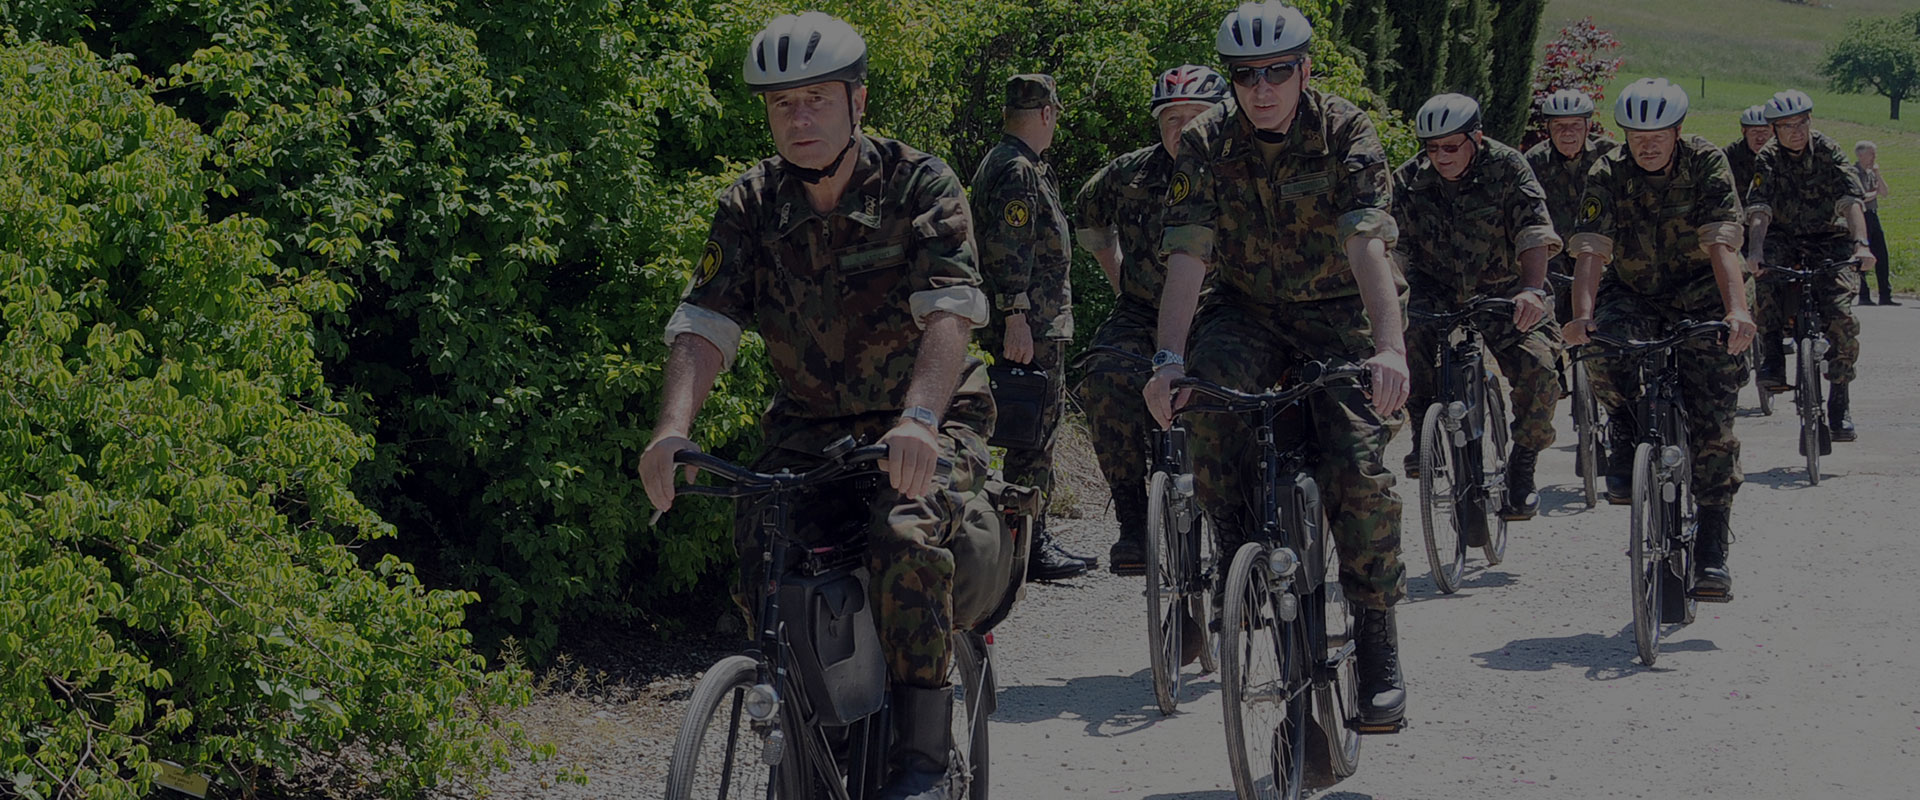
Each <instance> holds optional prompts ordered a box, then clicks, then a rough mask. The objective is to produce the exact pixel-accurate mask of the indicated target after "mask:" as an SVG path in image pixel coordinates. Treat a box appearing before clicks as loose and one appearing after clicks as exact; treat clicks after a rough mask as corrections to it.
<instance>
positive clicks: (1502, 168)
mask: <svg viewBox="0 0 1920 800" xmlns="http://www.w3.org/2000/svg"><path fill="white" fill-rule="evenodd" d="M1413 122H1414V133H1415V135H1417V136H1418V137H1419V138H1420V142H1421V145H1422V147H1423V149H1424V152H1422V153H1420V154H1417V155H1415V156H1414V157H1413V158H1410V159H1408V160H1407V162H1406V163H1405V164H1402V165H1400V168H1399V169H1398V170H1396V171H1395V172H1394V173H1393V196H1394V204H1393V216H1394V219H1395V221H1397V222H1398V223H1399V227H1400V242H1399V245H1398V250H1399V255H1400V257H1401V258H1402V259H1403V262H1404V263H1405V264H1406V267H1407V295H1408V298H1409V303H1410V304H1411V305H1412V307H1413V308H1415V309H1426V310H1431V311H1436V312H1447V311H1455V310H1459V309H1460V308H1462V307H1464V306H1465V305H1466V304H1467V303H1468V302H1469V301H1471V300H1473V299H1474V298H1475V297H1476V296H1483V297H1510V298H1512V299H1513V327H1511V328H1501V329H1498V330H1496V329H1493V327H1492V326H1488V327H1487V328H1484V329H1482V332H1483V333H1484V334H1485V336H1486V343H1487V349H1488V350H1489V351H1490V352H1491V353H1492V354H1493V358H1494V360H1496V361H1498V362H1499V363H1500V372H1501V374H1503V375H1505V376H1506V378H1507V383H1508V385H1510V386H1511V387H1512V390H1513V394H1512V397H1513V427H1512V430H1513V455H1512V457H1511V458H1509V459H1508V461H1507V506H1506V507H1505V508H1502V509H1500V510H1499V512H1500V515H1501V516H1502V517H1505V518H1506V519H1510V520H1526V519H1532V518H1533V517H1534V515H1535V514H1536V513H1538V512H1539V510H1540V497H1539V495H1538V494H1537V493H1536V492H1535V491H1534V486H1533V472H1534V465H1535V463H1536V462H1537V461H1538V459H1539V456H1540V451H1541V450H1545V449H1547V448H1548V447H1549V446H1551V445H1552V444H1553V407H1554V404H1555V403H1556V402H1558V401H1559V399H1560V375H1559V371H1558V367H1559V363H1560V354H1561V351H1562V349H1563V348H1562V346H1561V344H1560V326H1559V325H1557V324H1555V322H1554V320H1553V319H1552V318H1551V310H1552V309H1551V307H1550V306H1551V302H1552V301H1551V300H1550V299H1549V293H1548V291H1547V288H1546V282H1547V259H1549V258H1551V257H1553V256H1554V255H1555V254H1557V253H1559V252H1560V248H1561V241H1560V236H1559V235H1558V234H1556V233H1554V229H1553V222H1552V220H1551V218H1550V217H1549V216H1548V214H1547V200H1546V193H1545V192H1544V191H1542V190H1541V188H1540V183H1539V182H1538V181H1536V180H1535V179H1534V176H1533V170H1532V169H1530V168H1529V167H1528V166H1527V161H1526V157H1525V156H1522V155H1521V154H1520V152H1519V151H1518V150H1515V149H1513V148H1511V147H1508V146H1506V145H1504V144H1501V143H1499V142H1497V141H1494V140H1492V139H1489V138H1487V137H1486V136H1485V135H1484V134H1483V133H1482V132H1481V130H1480V104H1479V103H1478V102H1476V101H1475V100H1474V99H1473V98H1471V97H1467V96H1465V95H1459V94H1443V95H1439V96H1437V97H1434V98H1433V99H1431V100H1428V101H1427V102H1426V104H1425V105H1423V106H1421V107H1420V110H1419V112H1417V113H1415V114H1414V118H1413ZM1446 334H1447V331H1444V330H1439V329H1437V328H1436V326H1433V325H1423V324H1421V323H1419V322H1409V323H1408V326H1407V350H1408V357H1407V367H1408V369H1409V370H1410V371H1411V373H1412V376H1411V377H1412V381H1413V389H1412V399H1410V400H1409V401H1408V403H1407V406H1408V409H1409V412H1408V413H1409V414H1410V415H1411V418H1412V420H1413V430H1415V431H1418V430H1420V424H1421V421H1420V417H1421V415H1422V414H1424V413H1425V411H1426V409H1427V406H1428V405H1429V404H1431V403H1432V402H1433V399H1434V396H1435V395H1436V394H1437V393H1438V392H1439V384H1440V378H1439V374H1438V371H1437V370H1436V365H1435V363H1434V358H1435V356H1436V354H1437V353H1438V352H1439V349H1440V346H1441V345H1442V344H1443V341H1442V339H1443V337H1445V336H1446ZM1503 422H1505V421H1504V420H1493V421H1492V424H1501V423H1503ZM1419 448H1420V439H1419V437H1418V436H1417V435H1416V436H1415V437H1414V450H1413V452H1412V453H1411V454H1410V455H1409V456H1408V457H1407V462H1406V464H1407V466H1408V469H1407V474H1408V476H1409V477H1417V475H1416V473H1417V471H1418V469H1417V467H1418V465H1419V463H1420V461H1419V459H1420V452H1419ZM1469 544H1470V545H1476V546H1477V545H1478V544H1479V543H1478V542H1469Z"/></svg>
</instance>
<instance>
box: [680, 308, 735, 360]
mask: <svg viewBox="0 0 1920 800" xmlns="http://www.w3.org/2000/svg"><path fill="white" fill-rule="evenodd" d="M740 332H741V331H740V323H738V322H734V321H733V319H732V318H730V317H728V316H727V315H725V314H722V313H720V312H718V311H713V310H710V309H705V308H701V307H700V306H696V305H693V304H692V303H681V304H680V307H679V308H676V309H674V310H673V316H672V317H669V318H668V319H667V330H666V336H665V338H666V342H667V347H673V341H674V340H675V339H678V338H680V336H681V334H692V335H694V336H698V337H700V338H702V339H705V340H707V341H708V342H711V343H712V344H713V346H714V348H715V349H717V350H719V351H720V368H721V369H723V370H727V369H732V368H733V359H734V358H735V357H737V356H739V355H740Z"/></svg>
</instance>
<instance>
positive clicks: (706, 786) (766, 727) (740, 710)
mask: <svg viewBox="0 0 1920 800" xmlns="http://www.w3.org/2000/svg"><path fill="white" fill-rule="evenodd" d="M758 674H759V667H758V663H757V662H755V661H754V660H753V659H752V658H749V657H747V656H728V657H726V658H723V659H721V660H720V661H719V663H717V664H714V665H713V666H712V667H711V668H709V669H708V670H707V674H705V675H703V676H701V677H700V682H699V683H698V684H697V685H695V686H694V689H693V697H692V699H691V700H689V701H688V703H687V716H686V718H685V719H684V720H682V721H681V723H680V735H679V736H678V737H677V738H675V739H674V742H673V762H672V764H671V765H669V767H668V768H667V800H748V799H749V798H753V799H754V800H767V798H776V797H780V796H781V793H780V792H779V791H778V789H779V788H780V787H779V786H778V785H777V784H776V783H775V782H774V778H773V769H774V768H773V767H771V766H768V765H769V764H771V763H774V762H777V761H779V760H780V759H781V757H782V755H783V754H782V752H781V751H782V749H783V748H782V745H781V744H780V738H781V737H780V736H778V735H776V734H778V733H779V730H780V729H779V726H778V725H777V724H774V723H759V722H755V721H754V720H753V719H752V717H751V716H749V715H748V713H747V709H746V697H747V694H748V692H750V691H751V690H752V689H753V686H754V683H755V682H756V681H757V680H758ZM785 755H787V756H791V755H792V754H790V753H789V754H785Z"/></svg>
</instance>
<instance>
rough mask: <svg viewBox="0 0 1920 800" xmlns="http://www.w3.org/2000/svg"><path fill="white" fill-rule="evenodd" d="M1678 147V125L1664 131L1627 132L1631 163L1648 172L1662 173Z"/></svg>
mask: <svg viewBox="0 0 1920 800" xmlns="http://www.w3.org/2000/svg"><path fill="white" fill-rule="evenodd" d="M1679 147H1680V127H1679V126H1678V125H1676V126H1674V127H1671V128H1668V129H1666V130H1664V131H1627V150H1628V151H1630V152H1632V153H1633V163H1635V164H1639V165H1640V168H1641V169H1644V170H1646V171H1648V172H1664V171H1665V170H1666V168H1667V164H1668V163H1670V162H1672V161H1673V151H1675V150H1677V149H1679Z"/></svg>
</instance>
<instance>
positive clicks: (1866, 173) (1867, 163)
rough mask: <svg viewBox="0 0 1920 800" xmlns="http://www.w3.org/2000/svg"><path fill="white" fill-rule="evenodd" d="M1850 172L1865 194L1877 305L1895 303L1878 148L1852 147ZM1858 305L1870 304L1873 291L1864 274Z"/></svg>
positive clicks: (1867, 145) (1865, 144) (1884, 183)
mask: <svg viewBox="0 0 1920 800" xmlns="http://www.w3.org/2000/svg"><path fill="white" fill-rule="evenodd" d="M1853 171H1854V174H1856V175H1858V176H1859V177H1860V188H1861V190H1863V191H1865V192H1866V193H1867V241H1869V242H1871V243H1872V246H1871V247H1870V248H1869V249H1871V250H1873V257H1874V258H1875V259H1878V262H1879V263H1877V264H1875V265H1874V268H1873V271H1874V275H1875V276H1876V277H1878V278H1879V280H1880V305H1883V306H1897V305H1900V304H1899V303H1896V302H1893V288H1892V287H1891V286H1889V285H1888V284H1887V270H1889V269H1891V267H1890V266H1889V265H1888V263H1887V262H1888V259H1887V233H1886V231H1884V230H1881V228H1880V198H1882V197H1886V196H1888V194H1889V192H1888V191H1887V179H1886V178H1884V177H1881V175H1880V166H1879V148H1877V147H1874V145H1873V142H1860V143H1858V144H1855V145H1854V146H1853ZM1860 305H1863V306H1870V305H1873V294H1872V292H1869V291H1867V276H1865V275H1862V276H1860Z"/></svg>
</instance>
